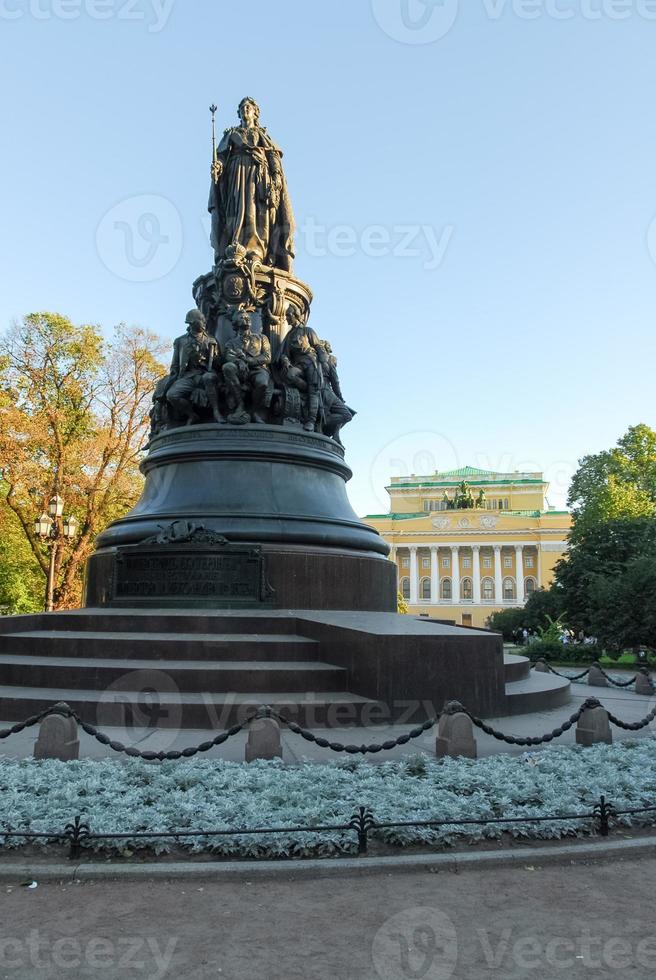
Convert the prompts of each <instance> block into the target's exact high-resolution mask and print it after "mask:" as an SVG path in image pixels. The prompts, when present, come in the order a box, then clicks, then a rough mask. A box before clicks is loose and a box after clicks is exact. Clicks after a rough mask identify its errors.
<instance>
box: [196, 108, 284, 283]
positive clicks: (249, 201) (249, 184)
mask: <svg viewBox="0 0 656 980" xmlns="http://www.w3.org/2000/svg"><path fill="white" fill-rule="evenodd" d="M239 118H240V122H241V125H240V126H234V127H232V128H230V129H226V131H225V133H224V136H223V139H222V140H221V142H220V144H219V146H218V149H217V151H216V155H215V158H214V160H213V162H212V186H211V188H210V200H209V204H208V209H209V211H210V213H211V215H212V238H211V241H212V245H213V247H214V256H215V261H216V262H219V261H220V260H221V259H223V258H224V257H225V254H226V248H228V247H229V246H231V245H236V246H239V245H241V246H242V247H243V248H244V249H246V257H247V258H248V259H254V260H257V261H260V262H262V263H263V264H264V265H269V266H273V267H275V268H278V269H282V270H284V271H286V272H291V270H292V259H293V257H294V240H293V239H294V216H293V214H292V207H291V203H290V200H289V194H288V192H287V182H286V180H285V175H284V172H283V168H282V151H281V150H280V149H279V148H278V147H277V146H276V144H275V143H274V142H273V140H272V139H271V137H270V136H269V135H268V133H267V131H266V129H264V128H263V127H262V126H260V109H259V106H258V105H257V103H256V102H255V101H254V100H253V99H250V98H246V99H242V101H241V102H240V103H239Z"/></svg>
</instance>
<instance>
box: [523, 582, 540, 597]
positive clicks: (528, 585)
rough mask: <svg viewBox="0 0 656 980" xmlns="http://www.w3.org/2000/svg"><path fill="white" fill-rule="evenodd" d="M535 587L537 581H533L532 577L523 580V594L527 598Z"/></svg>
mask: <svg viewBox="0 0 656 980" xmlns="http://www.w3.org/2000/svg"><path fill="white" fill-rule="evenodd" d="M537 587H538V583H537V582H536V581H535V579H534V578H527V579H526V581H525V582H524V594H525V596H526V598H527V599H528V597H529V596H531V595H533V593H534V592H535V590H536V589H537Z"/></svg>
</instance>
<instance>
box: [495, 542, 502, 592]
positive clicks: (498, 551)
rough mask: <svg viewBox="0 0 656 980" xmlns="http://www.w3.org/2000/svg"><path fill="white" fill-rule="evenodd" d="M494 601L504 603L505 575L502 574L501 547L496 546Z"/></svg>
mask: <svg viewBox="0 0 656 980" xmlns="http://www.w3.org/2000/svg"><path fill="white" fill-rule="evenodd" d="M494 601H495V602H497V603H499V602H503V575H502V572H501V545H500V544H495V546H494Z"/></svg>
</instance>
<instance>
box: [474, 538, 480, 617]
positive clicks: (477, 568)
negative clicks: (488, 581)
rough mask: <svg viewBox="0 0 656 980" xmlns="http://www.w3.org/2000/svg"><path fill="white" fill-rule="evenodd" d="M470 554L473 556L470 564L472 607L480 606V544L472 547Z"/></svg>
mask: <svg viewBox="0 0 656 980" xmlns="http://www.w3.org/2000/svg"><path fill="white" fill-rule="evenodd" d="M472 554H473V556H474V561H473V562H472V564H473V566H474V592H473V595H474V605H476V606H480V604H481V546H480V544H474V545H472Z"/></svg>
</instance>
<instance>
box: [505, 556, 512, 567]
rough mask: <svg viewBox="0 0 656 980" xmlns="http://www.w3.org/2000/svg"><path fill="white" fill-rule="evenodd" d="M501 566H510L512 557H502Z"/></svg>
mask: <svg viewBox="0 0 656 980" xmlns="http://www.w3.org/2000/svg"><path fill="white" fill-rule="evenodd" d="M503 567H504V568H512V558H511V557H510V555H506V557H505V558H504V559H503Z"/></svg>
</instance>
